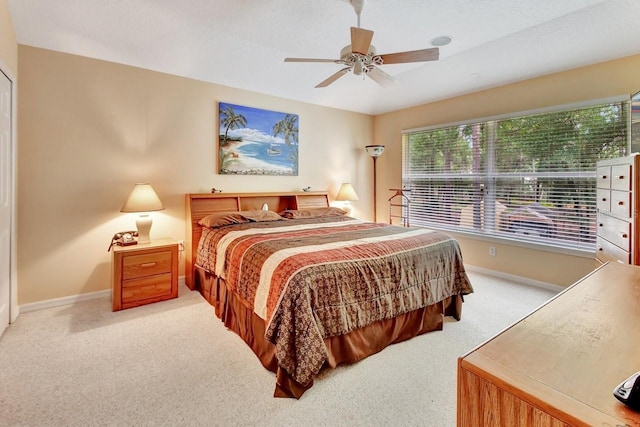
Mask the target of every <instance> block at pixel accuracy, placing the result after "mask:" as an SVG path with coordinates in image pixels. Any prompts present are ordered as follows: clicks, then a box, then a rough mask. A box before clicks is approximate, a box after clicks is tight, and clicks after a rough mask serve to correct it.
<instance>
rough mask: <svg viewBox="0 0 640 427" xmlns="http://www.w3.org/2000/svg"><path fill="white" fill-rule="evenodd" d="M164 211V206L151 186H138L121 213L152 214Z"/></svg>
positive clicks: (134, 188)
mask: <svg viewBox="0 0 640 427" xmlns="http://www.w3.org/2000/svg"><path fill="white" fill-rule="evenodd" d="M163 209H164V205H163V204H162V202H161V201H160V198H159V197H158V195H157V194H156V192H155V191H153V187H151V184H136V185H135V186H134V187H133V190H132V191H131V194H129V197H128V198H127V201H126V202H124V205H122V209H120V212H152V211H161V210H163Z"/></svg>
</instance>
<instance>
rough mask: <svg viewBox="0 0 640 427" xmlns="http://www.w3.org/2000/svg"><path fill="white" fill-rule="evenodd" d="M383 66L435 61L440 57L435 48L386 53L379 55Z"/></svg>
mask: <svg viewBox="0 0 640 427" xmlns="http://www.w3.org/2000/svg"><path fill="white" fill-rule="evenodd" d="M379 56H380V58H382V63H383V64H402V63H405V62H423V61H436V60H437V59H438V58H439V57H440V50H439V49H438V48H437V47H432V48H430V49H420V50H410V51H408V52H396V53H387V54H385V55H379Z"/></svg>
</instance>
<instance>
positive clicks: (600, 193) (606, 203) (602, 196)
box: [596, 188, 611, 212]
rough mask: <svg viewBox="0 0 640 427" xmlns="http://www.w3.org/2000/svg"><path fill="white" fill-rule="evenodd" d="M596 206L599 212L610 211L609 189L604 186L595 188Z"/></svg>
mask: <svg viewBox="0 0 640 427" xmlns="http://www.w3.org/2000/svg"><path fill="white" fill-rule="evenodd" d="M596 207H597V208H598V211H600V212H611V190H607V189H604V188H598V189H597V190H596Z"/></svg>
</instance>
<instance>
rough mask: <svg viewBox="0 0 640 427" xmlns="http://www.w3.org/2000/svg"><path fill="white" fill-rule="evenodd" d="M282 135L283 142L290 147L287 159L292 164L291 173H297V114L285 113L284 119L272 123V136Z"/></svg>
mask: <svg viewBox="0 0 640 427" xmlns="http://www.w3.org/2000/svg"><path fill="white" fill-rule="evenodd" d="M278 135H282V139H284V142H285V144H287V145H288V146H290V147H291V154H289V160H291V164H292V165H293V174H294V175H297V174H298V116H296V115H295V114H287V115H286V116H284V119H282V120H280V121H278V122H276V124H275V125H273V136H278Z"/></svg>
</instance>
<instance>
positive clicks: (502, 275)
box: [464, 264, 566, 292]
mask: <svg viewBox="0 0 640 427" xmlns="http://www.w3.org/2000/svg"><path fill="white" fill-rule="evenodd" d="M464 267H465V269H467V270H468V271H475V272H477V273H480V274H484V275H487V276H493V277H497V278H499V279H505V280H509V281H511V282H516V283H522V284H523V285H529V286H535V287H538V288H542V289H547V290H549V291H553V292H561V291H564V290H565V289H566V288H565V287H563V286H558V285H554V284H553V283H547V282H540V281H538V280H533V279H529V278H526V277H522V276H516V275H515V274H509V273H503V272H502V271H496V270H489V269H488V268H482V267H477V266H475V265H469V264H465V265H464Z"/></svg>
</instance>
